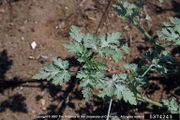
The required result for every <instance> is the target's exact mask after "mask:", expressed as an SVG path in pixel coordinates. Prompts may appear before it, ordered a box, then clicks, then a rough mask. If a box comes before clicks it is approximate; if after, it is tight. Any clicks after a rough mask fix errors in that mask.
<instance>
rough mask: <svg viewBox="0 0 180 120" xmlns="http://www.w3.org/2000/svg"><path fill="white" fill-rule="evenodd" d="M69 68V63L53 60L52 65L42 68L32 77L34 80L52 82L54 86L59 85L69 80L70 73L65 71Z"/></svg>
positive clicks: (57, 59)
mask: <svg viewBox="0 0 180 120" xmlns="http://www.w3.org/2000/svg"><path fill="white" fill-rule="evenodd" d="M68 68H69V63H68V61H66V60H62V59H61V58H54V59H53V61H52V63H51V64H49V65H47V66H46V67H44V68H43V69H42V70H41V71H40V72H39V73H38V74H36V75H34V76H33V79H36V80H44V79H47V80H52V83H54V84H56V85H57V84H60V85H62V84H63V83H65V82H67V81H69V80H70V79H71V75H70V73H69V72H68V71H67V70H66V69H68Z"/></svg>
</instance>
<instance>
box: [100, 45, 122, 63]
mask: <svg viewBox="0 0 180 120" xmlns="http://www.w3.org/2000/svg"><path fill="white" fill-rule="evenodd" d="M99 55H100V56H101V57H112V58H113V60H115V61H116V62H118V61H119V60H120V59H121V58H122V52H121V51H120V50H119V49H112V48H108V47H107V48H104V49H102V50H100V51H99Z"/></svg>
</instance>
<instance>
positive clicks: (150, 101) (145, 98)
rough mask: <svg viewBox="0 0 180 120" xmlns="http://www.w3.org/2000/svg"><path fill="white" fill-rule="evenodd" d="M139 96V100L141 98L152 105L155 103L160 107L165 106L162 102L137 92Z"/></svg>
mask: <svg viewBox="0 0 180 120" xmlns="http://www.w3.org/2000/svg"><path fill="white" fill-rule="evenodd" d="M137 97H138V100H140V101H142V102H148V103H150V104H152V105H155V106H158V107H163V105H162V104H161V103H159V102H156V101H153V100H151V99H149V98H147V97H144V96H142V95H140V94H137Z"/></svg>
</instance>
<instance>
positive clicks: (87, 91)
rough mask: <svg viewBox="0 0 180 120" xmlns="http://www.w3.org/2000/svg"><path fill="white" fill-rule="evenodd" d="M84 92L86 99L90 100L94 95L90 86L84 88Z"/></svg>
mask: <svg viewBox="0 0 180 120" xmlns="http://www.w3.org/2000/svg"><path fill="white" fill-rule="evenodd" d="M82 94H83V97H84V98H85V100H86V101H88V100H90V99H91V98H92V96H93V93H92V89H91V88H90V87H84V88H83V89H82Z"/></svg>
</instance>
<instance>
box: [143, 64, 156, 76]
mask: <svg viewBox="0 0 180 120" xmlns="http://www.w3.org/2000/svg"><path fill="white" fill-rule="evenodd" d="M152 67H154V64H151V65H150V66H149V68H148V69H147V70H146V71H145V72H144V73H143V74H142V75H141V77H144V76H145V75H146V74H147V73H148V72H149V71H150V70H151V68H152Z"/></svg>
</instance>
